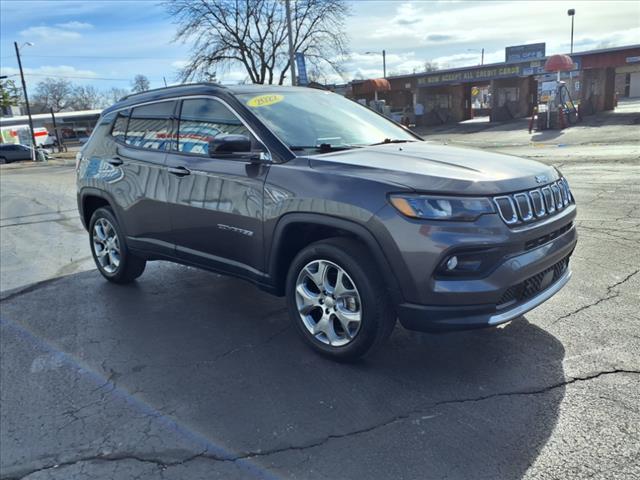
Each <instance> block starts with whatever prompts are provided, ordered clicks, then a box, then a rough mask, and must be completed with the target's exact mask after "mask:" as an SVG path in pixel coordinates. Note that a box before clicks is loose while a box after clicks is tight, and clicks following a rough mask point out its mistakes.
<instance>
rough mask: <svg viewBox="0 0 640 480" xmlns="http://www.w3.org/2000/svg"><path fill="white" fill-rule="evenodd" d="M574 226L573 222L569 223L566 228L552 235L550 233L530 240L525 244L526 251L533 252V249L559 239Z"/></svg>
mask: <svg viewBox="0 0 640 480" xmlns="http://www.w3.org/2000/svg"><path fill="white" fill-rule="evenodd" d="M572 226H573V222H569V223H567V224H566V225H565V226H564V227H562V228H559V229H557V230H554V231H553V232H551V233H548V234H546V235H543V236H541V237H538V238H534V239H533V240H529V241H528V242H527V243H525V244H524V249H525V250H531V249H533V248H536V247H539V246H540V245H544V244H545V243H547V242H550V241H551V240H553V239H555V238H558V237H559V236H560V235H562V234H563V233H566V232H568V231H569V230H571V227H572Z"/></svg>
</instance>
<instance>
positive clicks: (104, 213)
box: [89, 207, 147, 284]
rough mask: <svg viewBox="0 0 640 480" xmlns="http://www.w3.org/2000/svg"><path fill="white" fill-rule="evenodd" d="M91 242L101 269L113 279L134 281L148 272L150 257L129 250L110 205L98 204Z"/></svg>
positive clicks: (90, 230)
mask: <svg viewBox="0 0 640 480" xmlns="http://www.w3.org/2000/svg"><path fill="white" fill-rule="evenodd" d="M89 244H90V246H91V254H92V255H93V260H94V261H95V262H96V266H97V267H98V270H99V271H100V273H101V274H102V276H103V277H104V278H106V279H107V280H109V281H110V282H114V283H120V284H125V283H131V282H133V281H134V280H135V279H136V278H138V277H139V276H140V275H142V272H144V268H145V266H146V264H147V262H146V260H144V259H142V258H139V257H136V256H135V255H134V254H133V253H131V252H130V251H129V249H128V247H127V243H126V240H125V236H124V235H123V233H122V229H121V228H120V225H119V224H118V220H117V219H116V217H115V215H114V214H113V212H112V211H111V209H110V208H108V207H102V208H98V209H97V210H96V211H95V212H94V213H93V215H92V216H91V221H90V222H89Z"/></svg>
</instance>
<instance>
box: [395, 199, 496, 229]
mask: <svg viewBox="0 0 640 480" xmlns="http://www.w3.org/2000/svg"><path fill="white" fill-rule="evenodd" d="M389 200H390V201H391V204H392V205H393V206H394V207H395V208H396V209H397V210H398V211H399V212H400V213H402V214H404V215H406V216H407V217H411V218H425V219H429V220H462V221H467V222H470V221H473V220H475V219H476V218H478V217H479V216H480V215H483V214H485V213H494V212H495V210H494V209H493V205H492V204H491V201H490V200H489V199H488V198H470V197H442V196H436V195H419V194H406V195H405V194H402V195H391V196H390V197H389Z"/></svg>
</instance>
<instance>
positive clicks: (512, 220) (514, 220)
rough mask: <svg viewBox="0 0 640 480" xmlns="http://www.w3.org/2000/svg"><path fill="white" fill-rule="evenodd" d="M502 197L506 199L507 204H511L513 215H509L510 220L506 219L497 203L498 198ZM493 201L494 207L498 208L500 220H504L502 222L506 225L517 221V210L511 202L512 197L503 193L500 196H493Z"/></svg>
mask: <svg viewBox="0 0 640 480" xmlns="http://www.w3.org/2000/svg"><path fill="white" fill-rule="evenodd" d="M502 199H505V200H508V201H509V204H510V205H511V210H512V211H513V217H511V220H507V219H506V218H505V216H504V214H503V213H502V209H501V208H500V204H499V203H498V200H502ZM493 202H494V203H495V204H496V207H497V208H498V214H499V215H500V217H501V218H502V220H504V223H506V224H507V225H513V224H515V223H518V211H517V210H516V207H515V205H514V204H513V199H512V198H511V197H510V196H508V195H503V196H501V197H493Z"/></svg>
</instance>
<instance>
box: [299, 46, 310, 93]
mask: <svg viewBox="0 0 640 480" xmlns="http://www.w3.org/2000/svg"><path fill="white" fill-rule="evenodd" d="M296 70H297V71H298V85H302V86H304V85H309V78H308V77H307V65H306V64H305V61H304V53H300V52H296Z"/></svg>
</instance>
